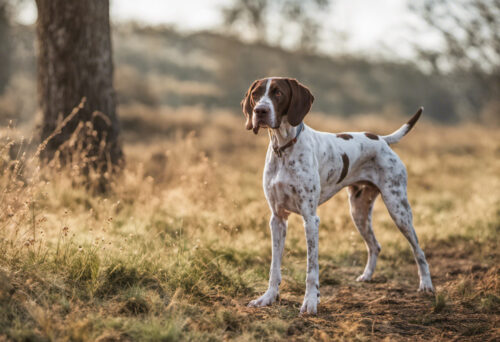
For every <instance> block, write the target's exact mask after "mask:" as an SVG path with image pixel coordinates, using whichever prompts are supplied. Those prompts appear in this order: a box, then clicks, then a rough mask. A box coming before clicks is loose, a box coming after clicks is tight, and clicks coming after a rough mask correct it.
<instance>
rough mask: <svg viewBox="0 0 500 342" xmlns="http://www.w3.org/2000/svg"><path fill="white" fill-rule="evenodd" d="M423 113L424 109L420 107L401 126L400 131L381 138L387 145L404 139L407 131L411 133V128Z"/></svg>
mask: <svg viewBox="0 0 500 342" xmlns="http://www.w3.org/2000/svg"><path fill="white" fill-rule="evenodd" d="M423 111H424V107H420V108H419V109H418V111H417V112H416V113H415V115H413V116H412V117H411V119H410V120H409V121H408V122H407V123H405V124H404V125H403V126H401V128H400V129H398V130H397V131H395V132H394V133H392V134H389V135H384V136H381V138H382V139H384V140H385V142H386V143H388V144H389V145H391V144H395V143H397V142H398V141H399V140H401V138H402V137H404V136H405V135H406V134H407V133H408V132H409V131H411V129H412V128H413V126H415V123H416V122H417V121H418V119H419V118H420V115H422V112H423Z"/></svg>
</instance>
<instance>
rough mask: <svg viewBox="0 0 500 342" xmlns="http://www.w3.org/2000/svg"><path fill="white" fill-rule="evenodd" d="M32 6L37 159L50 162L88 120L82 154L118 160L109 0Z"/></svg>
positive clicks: (52, 0) (48, 0)
mask: <svg viewBox="0 0 500 342" xmlns="http://www.w3.org/2000/svg"><path fill="white" fill-rule="evenodd" d="M36 5H37V8H38V20H37V25H36V29H37V37H38V46H37V47H38V97H39V106H40V109H41V111H42V114H43V122H42V127H41V138H42V141H45V142H46V146H45V148H44V150H43V151H42V153H41V157H42V159H44V160H51V159H52V158H53V157H54V154H55V153H56V151H57V150H58V149H59V148H60V147H61V145H63V144H64V143H65V142H67V141H68V139H69V138H70V137H71V136H72V134H74V132H75V129H77V127H82V124H81V123H82V122H83V123H88V122H90V123H91V125H90V126H89V127H91V129H92V131H93V134H94V140H93V143H91V145H92V144H93V145H94V146H90V148H89V147H88V146H87V148H86V153H87V154H88V156H87V157H90V160H92V161H93V163H103V164H105V165H110V164H111V165H117V164H119V163H120V162H121V160H122V157H123V154H122V150H121V144H120V141H119V122H118V117H117V115H116V101H115V92H114V89H113V61H112V50H111V32H110V31H111V29H110V22H109V0H36ZM83 98H85V103H84V105H83V106H82V108H81V109H80V110H79V111H78V113H77V115H75V116H74V117H73V118H71V120H69V121H68V122H67V123H66V124H65V126H64V127H62V129H61V130H60V131H59V127H58V125H60V124H61V122H62V121H63V119H64V118H67V117H68V115H70V113H71V112H72V110H73V109H74V108H75V107H77V106H78V105H79V104H80V102H81V101H82V99H83ZM68 119H69V118H68ZM79 125H80V126H79ZM85 127H87V126H85ZM56 130H58V133H57V134H54V132H55V131H56ZM87 145H88V141H87ZM103 150H104V151H103ZM102 169H103V168H102V167H101V170H102ZM104 169H106V170H107V169H109V167H106V166H105V167H104Z"/></svg>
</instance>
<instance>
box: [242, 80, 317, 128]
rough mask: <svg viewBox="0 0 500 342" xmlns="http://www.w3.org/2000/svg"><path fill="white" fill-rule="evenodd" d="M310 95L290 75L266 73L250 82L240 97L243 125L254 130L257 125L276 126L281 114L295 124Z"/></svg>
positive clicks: (309, 107)
mask: <svg viewBox="0 0 500 342" xmlns="http://www.w3.org/2000/svg"><path fill="white" fill-rule="evenodd" d="M313 101H314V96H313V95H312V94H311V92H310V91H309V89H307V87H305V86H304V85H302V84H300V83H299V81H297V80H296V79H293V78H284V77H268V78H264V79H261V80H256V81H255V82H253V83H252V85H251V86H250V88H248V91H247V93H246V95H245V98H244V99H243V100H242V101H241V107H242V109H243V113H244V114H245V116H246V119H247V121H246V128H247V129H249V130H250V129H253V132H254V133H255V134H257V133H258V132H259V128H260V127H266V128H267V127H269V128H279V127H280V124H281V121H282V118H283V116H285V115H286V116H287V120H288V122H289V123H290V124H291V125H292V126H297V125H299V124H300V123H301V122H302V120H303V119H304V116H306V114H307V113H308V112H309V110H310V109H311V105H312V103H313Z"/></svg>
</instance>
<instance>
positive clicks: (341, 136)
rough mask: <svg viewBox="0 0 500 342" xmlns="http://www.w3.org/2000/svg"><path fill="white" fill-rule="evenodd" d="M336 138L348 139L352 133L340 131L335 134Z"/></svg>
mask: <svg viewBox="0 0 500 342" xmlns="http://www.w3.org/2000/svg"><path fill="white" fill-rule="evenodd" d="M337 138H341V139H344V140H349V139H352V135H350V134H347V133H340V134H337Z"/></svg>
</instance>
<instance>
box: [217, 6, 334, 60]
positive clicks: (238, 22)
mask: <svg viewBox="0 0 500 342" xmlns="http://www.w3.org/2000/svg"><path fill="white" fill-rule="evenodd" d="M329 4H330V0H306V1H301V0H234V1H233V2H232V3H231V4H230V5H228V6H226V7H223V9H222V12H223V16H224V24H225V26H226V28H227V29H229V31H230V32H233V33H234V34H236V35H237V36H243V37H246V38H253V39H254V40H256V41H257V42H260V43H266V44H273V43H275V42H276V41H282V40H286V39H290V38H292V39H291V41H289V42H288V43H289V44H292V46H295V47H297V48H299V49H303V50H308V52H311V51H313V50H316V48H317V47H318V44H319V43H320V42H319V34H320V30H321V29H322V28H323V27H322V25H323V24H324V22H323V21H322V20H319V16H320V14H321V13H322V12H324V11H325V10H326V9H327V8H328V6H329Z"/></svg>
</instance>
